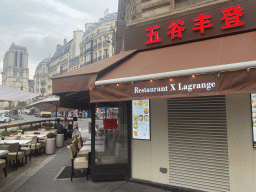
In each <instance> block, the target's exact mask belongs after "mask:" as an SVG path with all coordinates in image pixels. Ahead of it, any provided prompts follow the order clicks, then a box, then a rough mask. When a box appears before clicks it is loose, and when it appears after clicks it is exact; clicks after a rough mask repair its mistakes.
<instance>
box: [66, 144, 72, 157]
mask: <svg viewBox="0 0 256 192" xmlns="http://www.w3.org/2000/svg"><path fill="white" fill-rule="evenodd" d="M67 148H68V151H69V157H70V159H73V158H74V155H73V150H72V144H71V145H69V146H68V147H67Z"/></svg>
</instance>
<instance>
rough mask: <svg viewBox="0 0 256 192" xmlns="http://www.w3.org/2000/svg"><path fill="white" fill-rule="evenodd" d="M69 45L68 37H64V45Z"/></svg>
mask: <svg viewBox="0 0 256 192" xmlns="http://www.w3.org/2000/svg"><path fill="white" fill-rule="evenodd" d="M65 45H67V39H66V38H65V39H64V46H65Z"/></svg>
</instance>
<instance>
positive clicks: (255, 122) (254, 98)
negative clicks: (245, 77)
mask: <svg viewBox="0 0 256 192" xmlns="http://www.w3.org/2000/svg"><path fill="white" fill-rule="evenodd" d="M251 104H252V128H253V143H254V144H253V146H254V147H256V94H255V93H254V94H251Z"/></svg>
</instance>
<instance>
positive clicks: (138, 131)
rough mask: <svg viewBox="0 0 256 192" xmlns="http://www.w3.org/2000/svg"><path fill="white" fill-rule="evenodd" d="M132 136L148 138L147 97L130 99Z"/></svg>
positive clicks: (148, 116)
mask: <svg viewBox="0 0 256 192" xmlns="http://www.w3.org/2000/svg"><path fill="white" fill-rule="evenodd" d="M132 127H133V131H132V138H133V139H145V140H150V111H149V99H145V100H133V101H132Z"/></svg>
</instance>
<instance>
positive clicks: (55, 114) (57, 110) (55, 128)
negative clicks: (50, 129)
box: [55, 105, 58, 129]
mask: <svg viewBox="0 0 256 192" xmlns="http://www.w3.org/2000/svg"><path fill="white" fill-rule="evenodd" d="M57 111H58V105H56V113H55V115H56V116H55V117H56V118H55V129H56V123H57Z"/></svg>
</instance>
